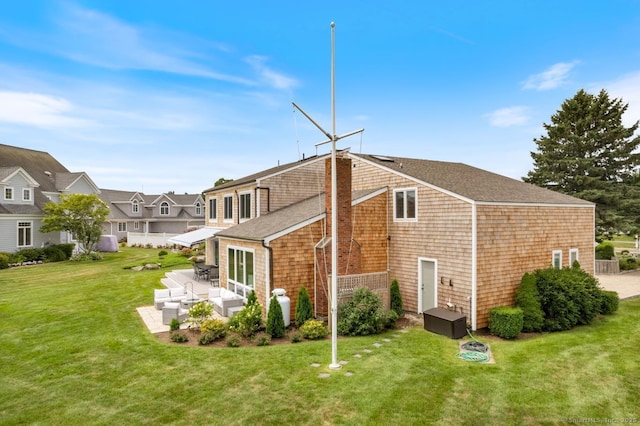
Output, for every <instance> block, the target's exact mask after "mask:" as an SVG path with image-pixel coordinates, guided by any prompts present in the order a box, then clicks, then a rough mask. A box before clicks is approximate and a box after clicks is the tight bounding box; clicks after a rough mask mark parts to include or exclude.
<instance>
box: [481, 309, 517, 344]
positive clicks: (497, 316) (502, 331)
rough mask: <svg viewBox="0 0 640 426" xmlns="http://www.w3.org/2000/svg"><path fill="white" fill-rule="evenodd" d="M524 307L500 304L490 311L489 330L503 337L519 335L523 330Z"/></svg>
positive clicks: (509, 337)
mask: <svg viewBox="0 0 640 426" xmlns="http://www.w3.org/2000/svg"><path fill="white" fill-rule="evenodd" d="M522 324H523V314H522V309H520V308H517V307H515V308H514V307H511V306H499V307H497V308H493V309H491V311H489V330H491V333H492V334H495V335H496V336H498V337H502V338H503V339H513V338H515V337H518V335H519V334H520V332H521V331H522Z"/></svg>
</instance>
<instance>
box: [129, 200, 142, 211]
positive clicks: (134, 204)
mask: <svg viewBox="0 0 640 426" xmlns="http://www.w3.org/2000/svg"><path fill="white" fill-rule="evenodd" d="M131 211H132V212H133V213H138V212H139V211H140V203H138V200H133V201H132V202H131Z"/></svg>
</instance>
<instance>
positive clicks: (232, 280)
mask: <svg viewBox="0 0 640 426" xmlns="http://www.w3.org/2000/svg"><path fill="white" fill-rule="evenodd" d="M227 271H228V280H227V285H228V287H229V290H231V291H233V292H235V293H236V294H238V295H240V296H242V297H245V298H246V297H247V296H248V295H249V293H250V292H251V290H253V288H254V287H253V251H249V250H243V249H240V248H234V247H229V256H228V257H227Z"/></svg>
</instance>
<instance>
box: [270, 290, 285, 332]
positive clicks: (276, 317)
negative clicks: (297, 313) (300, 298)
mask: <svg viewBox="0 0 640 426" xmlns="http://www.w3.org/2000/svg"><path fill="white" fill-rule="evenodd" d="M266 332H267V334H269V335H270V336H271V337H275V338H278V337H284V318H283V316H282V306H280V302H278V298H277V297H276V296H273V297H272V298H271V302H269V313H268V314H267V328H266Z"/></svg>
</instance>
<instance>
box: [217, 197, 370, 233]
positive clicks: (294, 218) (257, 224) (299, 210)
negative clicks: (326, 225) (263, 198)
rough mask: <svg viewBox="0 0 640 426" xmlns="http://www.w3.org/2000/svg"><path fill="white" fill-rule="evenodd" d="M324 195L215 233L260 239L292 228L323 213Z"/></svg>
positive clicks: (358, 198)
mask: <svg viewBox="0 0 640 426" xmlns="http://www.w3.org/2000/svg"><path fill="white" fill-rule="evenodd" d="M379 189H380V188H376V189H365V190H359V191H353V192H352V193H351V200H352V201H354V202H358V201H359V200H361V199H362V198H364V197H366V196H367V195H369V194H372V193H374V192H376V191H378V190H379ZM324 197H325V195H324V193H320V194H318V195H314V196H312V197H309V198H307V199H305V200H302V201H299V202H297V203H295V204H292V205H290V206H287V207H283V208H281V209H278V210H276V211H274V212H271V213H268V214H265V215H262V216H260V217H257V218H255V219H251V220H249V221H247V222H243V223H240V224H238V225H235V226H232V227H230V228H227V229H225V230H223V231H220V232H218V233H217V234H216V235H217V236H218V237H227V238H239V239H243V240H254V241H262V240H264V239H266V238H267V237H269V236H272V235H275V234H277V233H279V232H282V231H285V230H287V229H290V228H293V227H295V226H296V225H299V224H302V223H304V222H307V221H309V220H311V219H313V218H315V217H318V216H320V215H322V214H324V212H325V205H324V204H325V203H324Z"/></svg>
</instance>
